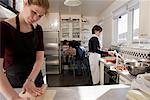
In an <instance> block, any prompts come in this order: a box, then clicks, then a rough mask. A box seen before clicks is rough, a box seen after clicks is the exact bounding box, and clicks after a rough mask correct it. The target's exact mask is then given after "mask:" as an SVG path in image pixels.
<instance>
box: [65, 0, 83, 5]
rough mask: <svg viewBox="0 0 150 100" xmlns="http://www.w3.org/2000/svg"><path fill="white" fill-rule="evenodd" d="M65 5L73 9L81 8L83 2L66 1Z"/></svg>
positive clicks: (77, 0)
mask: <svg viewBox="0 0 150 100" xmlns="http://www.w3.org/2000/svg"><path fill="white" fill-rule="evenodd" d="M64 5H66V6H71V7H74V6H79V5H81V1H80V0H65V1H64Z"/></svg>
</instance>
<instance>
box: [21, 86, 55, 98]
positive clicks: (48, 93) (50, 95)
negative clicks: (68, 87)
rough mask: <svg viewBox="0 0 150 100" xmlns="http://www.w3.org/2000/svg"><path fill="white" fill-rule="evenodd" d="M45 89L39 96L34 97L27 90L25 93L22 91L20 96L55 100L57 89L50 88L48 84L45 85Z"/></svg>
mask: <svg viewBox="0 0 150 100" xmlns="http://www.w3.org/2000/svg"><path fill="white" fill-rule="evenodd" d="M42 87H43V86H42ZM43 89H45V92H44V94H43V95H41V96H38V97H33V96H32V95H31V94H29V93H28V92H25V93H23V92H20V93H19V96H21V97H24V98H30V100H53V99H54V97H55V95H56V90H49V89H47V88H46V86H44V88H43Z"/></svg>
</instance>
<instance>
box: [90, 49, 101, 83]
mask: <svg viewBox="0 0 150 100" xmlns="http://www.w3.org/2000/svg"><path fill="white" fill-rule="evenodd" d="M99 59H100V54H98V53H91V52H90V53H89V63H90V70H91V75H92V81H93V84H97V83H99V81H100V70H99Z"/></svg>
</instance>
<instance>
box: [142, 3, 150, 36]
mask: <svg viewBox="0 0 150 100" xmlns="http://www.w3.org/2000/svg"><path fill="white" fill-rule="evenodd" d="M139 4H140V36H141V37H150V0H140V1H139Z"/></svg>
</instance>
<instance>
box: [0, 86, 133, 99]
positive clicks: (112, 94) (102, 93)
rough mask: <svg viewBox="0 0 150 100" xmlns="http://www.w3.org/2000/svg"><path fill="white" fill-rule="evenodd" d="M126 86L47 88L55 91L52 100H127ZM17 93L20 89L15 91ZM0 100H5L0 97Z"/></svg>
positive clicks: (127, 87) (127, 88)
mask: <svg viewBox="0 0 150 100" xmlns="http://www.w3.org/2000/svg"><path fill="white" fill-rule="evenodd" d="M129 88H130V87H129V86H127V85H121V84H120V85H97V86H76V87H49V88H48V89H50V90H56V95H55V97H54V100H119V99H120V98H121V100H127V98H126V94H127V91H128V90H129ZM16 91H17V92H19V91H20V89H16ZM0 100H5V99H4V98H3V97H2V96H0ZM47 100H48V99H47Z"/></svg>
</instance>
